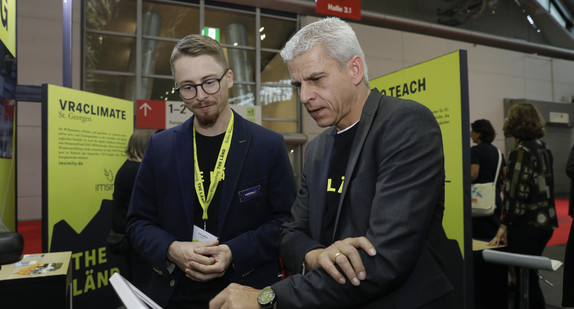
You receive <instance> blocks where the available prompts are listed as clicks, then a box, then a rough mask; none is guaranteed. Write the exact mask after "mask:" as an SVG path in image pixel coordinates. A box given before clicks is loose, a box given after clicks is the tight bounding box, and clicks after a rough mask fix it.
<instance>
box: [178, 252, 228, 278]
mask: <svg viewBox="0 0 574 309" xmlns="http://www.w3.org/2000/svg"><path fill="white" fill-rule="evenodd" d="M194 252H195V253H196V254H198V255H200V256H204V257H210V259H213V261H214V262H213V263H209V262H211V260H205V259H204V260H203V261H207V262H208V263H202V262H201V261H190V262H189V263H188V264H187V265H188V268H187V269H186V270H185V275H186V276H187V277H188V278H190V279H192V280H196V281H208V280H211V279H213V278H218V277H222V276H223V275H225V272H226V271H227V268H228V267H229V265H230V264H231V261H232V254H231V249H229V247H228V246H227V245H219V246H213V247H199V248H195V249H194Z"/></svg>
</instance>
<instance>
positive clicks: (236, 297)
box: [209, 283, 260, 309]
mask: <svg viewBox="0 0 574 309" xmlns="http://www.w3.org/2000/svg"><path fill="white" fill-rule="evenodd" d="M259 292H260V290H256V289H254V288H252V287H248V286H244V285H239V284H237V283H232V284H230V285H229V286H227V287H226V288H225V290H223V291H221V292H220V293H219V294H217V296H215V297H214V298H213V299H212V300H211V301H210V302H209V309H219V308H230V309H235V308H241V309H249V308H252V309H259V303H257V296H258V295H259Z"/></svg>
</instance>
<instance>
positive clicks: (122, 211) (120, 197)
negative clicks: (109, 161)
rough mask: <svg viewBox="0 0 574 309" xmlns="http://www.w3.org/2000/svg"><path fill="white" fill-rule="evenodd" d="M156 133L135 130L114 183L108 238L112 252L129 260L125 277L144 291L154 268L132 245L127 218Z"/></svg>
mask: <svg viewBox="0 0 574 309" xmlns="http://www.w3.org/2000/svg"><path fill="white" fill-rule="evenodd" d="M153 134H154V131H153V130H147V129H135V130H134V132H133V134H132V135H131V136H130V139H129V141H128V145H127V148H126V155H127V156H128V158H127V159H126V161H125V162H124V163H123V164H122V166H121V167H120V169H119V170H118V172H117V173H116V178H115V180H114V193H113V201H112V203H113V206H114V207H113V211H112V230H111V232H110V234H109V235H108V237H107V243H108V246H109V247H110V250H111V251H112V252H113V253H116V254H122V255H125V256H126V262H127V263H126V264H127V269H126V273H122V275H123V276H124V277H125V278H126V279H128V280H129V281H130V282H132V283H133V284H134V285H135V286H136V287H137V288H139V289H140V290H142V291H145V288H146V286H147V283H148V281H149V277H150V274H151V266H150V265H148V264H146V263H145V262H144V261H143V260H142V259H141V257H140V256H139V255H138V254H137V253H136V252H135V251H134V249H133V248H132V246H131V245H130V243H129V241H128V239H127V238H126V237H125V234H126V217H127V214H128V208H129V205H130V199H131V197H132V190H133V188H134V182H135V180H136V174H137V172H138V169H139V167H140V163H141V160H142V157H143V155H144V152H145V149H146V147H147V142H148V140H149V138H150V136H152V135H153Z"/></svg>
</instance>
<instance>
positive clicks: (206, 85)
mask: <svg viewBox="0 0 574 309" xmlns="http://www.w3.org/2000/svg"><path fill="white" fill-rule="evenodd" d="M227 71H229V68H227V69H225V72H223V75H221V77H220V78H210V79H206V80H204V81H203V83H201V84H183V85H181V86H179V87H177V83H176V84H175V91H177V93H179V96H180V97H181V98H182V99H184V100H191V99H193V98H195V97H196V96H197V87H200V86H201V89H203V91H204V92H205V93H207V94H216V93H217V92H218V91H219V89H220V88H221V80H222V79H223V77H224V76H225V74H227Z"/></svg>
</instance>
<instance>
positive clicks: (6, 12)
mask: <svg viewBox="0 0 574 309" xmlns="http://www.w3.org/2000/svg"><path fill="white" fill-rule="evenodd" d="M0 5H1V7H0V22H1V23H0V40H2V43H4V45H5V46H6V49H8V51H9V52H10V53H11V54H12V57H16V0H2V1H0Z"/></svg>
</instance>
